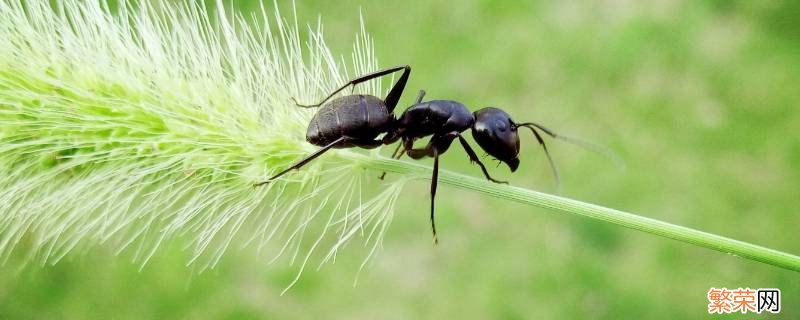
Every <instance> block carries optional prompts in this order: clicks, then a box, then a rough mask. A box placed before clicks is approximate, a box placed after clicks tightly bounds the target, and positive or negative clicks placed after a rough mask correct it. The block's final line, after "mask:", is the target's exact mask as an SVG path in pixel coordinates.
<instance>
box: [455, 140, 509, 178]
mask: <svg viewBox="0 0 800 320" xmlns="http://www.w3.org/2000/svg"><path fill="white" fill-rule="evenodd" d="M458 141H459V142H461V146H462V147H464V151H466V152H467V156H469V161H470V162H472V163H477V164H478V165H479V166H480V167H481V171H483V175H484V176H486V179H489V181H491V182H494V183H503V184H508V181H500V180H495V179H494V178H492V177H491V176H489V171H487V170H486V166H484V165H483V162H481V160H480V159H479V158H478V155H476V154H475V150H472V147H470V145H469V143H467V139H464V137H463V136H461V135H460V134H459V135H458Z"/></svg>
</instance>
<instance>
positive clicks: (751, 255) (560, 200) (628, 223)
mask: <svg viewBox="0 0 800 320" xmlns="http://www.w3.org/2000/svg"><path fill="white" fill-rule="evenodd" d="M339 154H340V155H342V156H344V157H347V158H350V159H351V160H354V161H358V162H359V165H361V166H362V167H364V168H369V169H375V170H379V171H387V172H393V173H398V174H405V175H413V176H419V177H420V178H425V179H430V172H431V170H432V169H431V168H430V167H428V166H425V165H422V164H418V163H412V162H406V161H399V160H393V159H389V158H385V157H368V156H364V155H360V154H357V153H351V152H340V153H339ZM439 181H440V182H441V183H443V184H447V185H450V186H454V187H458V188H461V189H466V190H471V191H475V192H479V193H482V194H486V195H489V196H493V197H496V198H500V199H504V200H511V201H514V202H518V203H522V204H526V205H531V206H536V207H541V208H548V209H554V210H556V211H559V212H563V213H569V214H574V215H578V216H582V217H586V218H591V219H595V220H599V221H603V222H607V223H612V224H615V225H619V226H623V227H626V228H630V229H634V230H637V231H642V232H646V233H649V234H654V235H658V236H662V237H665V238H669V239H674V240H678V241H682V242H685V243H689V244H693V245H696V246H699V247H704V248H708V249H712V250H716V251H719V252H724V253H727V254H730V255H734V256H738V257H742V258H745V259H749V260H753V261H758V262H762V263H766V264H770V265H773V266H776V267H780V268H783V269H788V270H793V271H798V272H800V257H798V256H796V255H793V254H789V253H786V252H781V251H778V250H774V249H770V248H766V247H762V246H759V245H755V244H751V243H747V242H743V241H739V240H736V239H731V238H728V237H724V236H720V235H716V234H712V233H708V232H705V231H700V230H696V229H692V228H688V227H684V226H679V225H676V224H672V223H668V222H664V221H660V220H656V219H653V218H648V217H644V216H641V215H636V214H633V213H629V212H624V211H620V210H616V209H611V208H606V207H603V206H599V205H596V204H591V203H586V202H582V201H578V200H574V199H569V198H564V197H560V196H556V195H551V194H547V193H542V192H537V191H533V190H529V189H525V188H520V187H515V186H512V185H504V184H496V183H491V182H489V181H486V180H484V179H481V178H476V177H470V176H466V175H463V174H458V173H455V172H450V171H447V170H440V171H439Z"/></svg>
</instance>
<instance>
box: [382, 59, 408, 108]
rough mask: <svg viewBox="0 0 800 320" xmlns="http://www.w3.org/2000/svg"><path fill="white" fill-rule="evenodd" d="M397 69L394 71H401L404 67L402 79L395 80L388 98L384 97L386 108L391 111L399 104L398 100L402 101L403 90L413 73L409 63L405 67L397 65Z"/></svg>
mask: <svg viewBox="0 0 800 320" xmlns="http://www.w3.org/2000/svg"><path fill="white" fill-rule="evenodd" d="M395 69H396V70H394V71H399V70H400V69H403V74H401V75H400V79H397V82H395V84H394V86H392V90H391V91H389V94H387V95H386V98H385V99H383V103H385V104H386V110H388V111H389V113H392V112H394V107H396V106H397V102H399V101H400V96H401V95H403V90H405V89H406V83H407V82H408V76H409V75H411V67H410V66H408V65H405V66H403V67H395ZM394 71H391V72H394ZM387 73H388V72H387Z"/></svg>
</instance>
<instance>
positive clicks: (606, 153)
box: [517, 122, 625, 170]
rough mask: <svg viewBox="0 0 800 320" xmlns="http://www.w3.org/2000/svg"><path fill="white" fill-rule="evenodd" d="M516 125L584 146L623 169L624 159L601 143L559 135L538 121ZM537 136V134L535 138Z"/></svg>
mask: <svg viewBox="0 0 800 320" xmlns="http://www.w3.org/2000/svg"><path fill="white" fill-rule="evenodd" d="M517 126H518V127H527V128H529V129H531V130H533V132H534V134H535V133H536V130H534V129H533V128H534V127H535V128H537V129H539V130H542V131H544V133H546V134H547V135H549V136H551V137H553V138H554V139H558V140H561V141H564V142H568V143H571V144H573V145H576V146H579V147H581V148H584V149H586V150H589V151H592V152H594V153H597V154H599V155H601V156H603V157H605V158H606V159H608V161H611V163H613V164H614V166H615V167H617V168H619V169H622V170H624V169H625V161H623V160H622V159H621V158H620V157H619V156H618V155H617V154H616V153H614V152H613V151H611V150H609V149H608V148H606V147H604V146H601V145H598V144H595V143H591V142H589V141H586V140H581V139H578V138H573V137H567V136H563V135H560V134H556V133H555V132H554V131H553V130H550V129H548V128H546V127H545V126H543V125H540V124H538V123H534V122H526V123H520V124H518V125H517ZM538 138H539V137H538V135H537V139H538ZM540 143H541V140H540ZM542 146H544V144H542ZM548 157H549V156H548Z"/></svg>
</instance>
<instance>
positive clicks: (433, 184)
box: [431, 148, 439, 244]
mask: <svg viewBox="0 0 800 320" xmlns="http://www.w3.org/2000/svg"><path fill="white" fill-rule="evenodd" d="M438 180H439V151H438V150H436V148H434V149H433V176H432V177H431V231H433V244H438V243H439V238H438V237H437V236H436V220H434V208H435V205H434V203H435V200H436V186H437V184H438Z"/></svg>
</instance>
